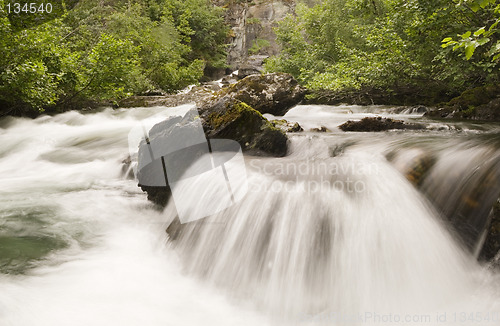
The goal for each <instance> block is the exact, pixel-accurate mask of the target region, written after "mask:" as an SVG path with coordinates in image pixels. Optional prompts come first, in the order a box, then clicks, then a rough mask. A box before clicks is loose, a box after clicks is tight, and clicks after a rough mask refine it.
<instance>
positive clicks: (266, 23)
mask: <svg viewBox="0 0 500 326" xmlns="http://www.w3.org/2000/svg"><path fill="white" fill-rule="evenodd" d="M216 4H217V5H219V6H224V7H226V8H227V10H226V22H227V23H228V24H229V25H230V26H231V28H232V33H231V39H230V47H229V51H228V60H227V61H228V64H229V66H230V67H231V69H233V70H236V69H240V68H242V67H243V66H244V65H248V64H249V61H251V57H252V56H254V55H261V56H264V57H268V56H271V55H275V54H278V52H279V46H278V45H277V43H276V35H275V33H274V31H273V28H274V27H276V26H277V23H278V22H279V21H280V20H282V19H283V18H285V16H286V15H288V14H293V13H294V12H295V1H293V0H291V1H290V0H260V1H230V2H228V1H223V0H219V1H217V2H216Z"/></svg>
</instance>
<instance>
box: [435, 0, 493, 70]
mask: <svg viewBox="0 0 500 326" xmlns="http://www.w3.org/2000/svg"><path fill="white" fill-rule="evenodd" d="M496 2H497V1H496V0H474V1H467V2H463V3H461V5H462V6H467V7H468V8H470V10H471V11H472V12H474V13H475V14H476V21H477V22H481V23H482V24H481V25H483V26H481V27H480V28H477V29H476V30H475V31H473V30H468V31H466V32H465V33H463V34H458V35H457V36H458V38H457V39H456V40H454V39H453V38H452V37H446V38H444V39H443V40H442V43H443V44H442V45H441V46H442V47H443V48H447V47H449V46H453V51H457V50H462V51H463V53H464V54H465V59H466V60H470V59H471V58H472V56H473V55H474V53H475V52H476V49H479V50H482V51H480V54H479V55H478V56H479V57H480V59H478V60H479V61H480V62H481V63H483V64H485V63H486V61H490V62H493V63H494V65H487V66H488V68H489V71H491V68H492V67H493V66H496V65H497V64H498V59H500V40H499V39H498V37H499V33H500V27H499V26H498V24H499V23H500V4H497V3H496ZM471 27H474V26H471Z"/></svg>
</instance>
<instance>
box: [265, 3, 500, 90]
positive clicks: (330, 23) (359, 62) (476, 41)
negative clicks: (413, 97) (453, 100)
mask: <svg viewBox="0 0 500 326" xmlns="http://www.w3.org/2000/svg"><path fill="white" fill-rule="evenodd" d="M499 17H500V5H499V3H498V1H496V0H325V1H321V2H316V4H315V5H312V6H311V5H309V6H308V5H306V4H298V5H297V9H296V15H295V16H292V15H290V16H288V17H287V18H286V19H285V20H283V21H282V22H280V23H279V26H278V28H277V29H276V34H277V38H278V42H279V43H280V44H281V46H282V48H283V51H282V52H281V54H280V55H278V56H276V57H272V58H270V59H269V60H268V61H267V64H266V67H267V70H268V71H283V72H288V73H291V74H292V75H293V76H295V77H296V78H297V79H298V80H299V81H300V82H301V83H303V84H304V85H306V86H307V87H308V88H310V89H313V90H315V89H316V90H319V89H329V90H342V89H358V90H359V89H382V90H385V91H391V90H394V89H398V88H402V87H406V88H411V89H414V90H415V91H418V90H423V91H432V92H444V93H448V94H453V93H455V94H456V93H457V92H460V91H462V90H464V89H466V88H471V87H474V86H477V85H483V84H485V83H496V82H498V78H499V74H498V72H499V64H500V60H499V57H500V55H499V53H500V42H499V38H498V37H499V27H500V26H498V22H499Z"/></svg>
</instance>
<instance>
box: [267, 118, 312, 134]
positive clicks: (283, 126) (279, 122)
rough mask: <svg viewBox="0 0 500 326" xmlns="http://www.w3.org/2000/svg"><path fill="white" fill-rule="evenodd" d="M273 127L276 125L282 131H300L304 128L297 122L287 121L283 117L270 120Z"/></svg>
mask: <svg viewBox="0 0 500 326" xmlns="http://www.w3.org/2000/svg"><path fill="white" fill-rule="evenodd" d="M270 122H271V124H272V125H273V127H276V128H278V129H280V130H282V131H284V132H300V131H304V129H303V128H302V127H301V126H300V125H299V123H298V122H289V121H287V120H285V119H276V120H271V121H270Z"/></svg>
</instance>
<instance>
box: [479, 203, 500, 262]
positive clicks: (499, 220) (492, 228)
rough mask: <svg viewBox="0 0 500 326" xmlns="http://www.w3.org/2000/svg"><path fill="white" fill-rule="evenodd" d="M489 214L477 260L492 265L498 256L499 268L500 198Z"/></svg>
mask: <svg viewBox="0 0 500 326" xmlns="http://www.w3.org/2000/svg"><path fill="white" fill-rule="evenodd" d="M491 214H492V218H491V222H490V225H489V227H488V233H487V235H486V240H485V242H484V245H483V248H482V250H481V253H480V255H479V259H480V260H482V261H491V262H492V263H493V260H494V258H495V257H496V256H498V258H499V259H497V265H498V267H500V198H499V199H498V200H497V202H496V204H495V205H494V206H493V209H492V212H491Z"/></svg>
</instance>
